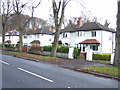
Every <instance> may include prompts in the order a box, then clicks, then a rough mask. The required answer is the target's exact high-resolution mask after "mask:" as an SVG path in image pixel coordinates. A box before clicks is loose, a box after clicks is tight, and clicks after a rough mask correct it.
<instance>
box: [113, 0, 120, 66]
mask: <svg viewBox="0 0 120 90" xmlns="http://www.w3.org/2000/svg"><path fill="white" fill-rule="evenodd" d="M113 65H114V66H120V0H118V14H117V31H116V48H115V57H114V63H113Z"/></svg>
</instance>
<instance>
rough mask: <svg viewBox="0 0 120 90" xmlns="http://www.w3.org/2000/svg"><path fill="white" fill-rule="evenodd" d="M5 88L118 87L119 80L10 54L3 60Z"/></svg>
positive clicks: (4, 56)
mask: <svg viewBox="0 0 120 90" xmlns="http://www.w3.org/2000/svg"><path fill="white" fill-rule="evenodd" d="M0 63H2V87H3V88H118V81H117V80H112V79H106V78H101V77H96V76H94V75H90V74H85V73H82V72H76V71H71V70H68V69H65V68H60V67H57V66H55V65H52V64H44V63H38V62H34V61H29V60H24V59H21V58H16V57H12V56H8V55H3V56H2V60H0Z"/></svg>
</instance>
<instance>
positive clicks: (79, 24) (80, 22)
mask: <svg viewBox="0 0 120 90" xmlns="http://www.w3.org/2000/svg"><path fill="white" fill-rule="evenodd" d="M82 25H83V21H82V17H79V18H78V21H77V26H78V27H81V26H82Z"/></svg>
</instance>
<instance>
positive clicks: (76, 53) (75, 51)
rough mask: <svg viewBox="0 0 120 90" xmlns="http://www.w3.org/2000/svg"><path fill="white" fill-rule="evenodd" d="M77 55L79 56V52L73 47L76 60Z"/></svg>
mask: <svg viewBox="0 0 120 90" xmlns="http://www.w3.org/2000/svg"><path fill="white" fill-rule="evenodd" d="M78 55H79V50H78V48H76V47H74V58H77V56H78Z"/></svg>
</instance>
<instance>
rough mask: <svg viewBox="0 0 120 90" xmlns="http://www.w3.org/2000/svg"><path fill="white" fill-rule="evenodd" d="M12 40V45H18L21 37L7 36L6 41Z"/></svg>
mask: <svg viewBox="0 0 120 90" xmlns="http://www.w3.org/2000/svg"><path fill="white" fill-rule="evenodd" d="M7 40H11V44H17V42H18V41H19V36H5V41H7Z"/></svg>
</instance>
